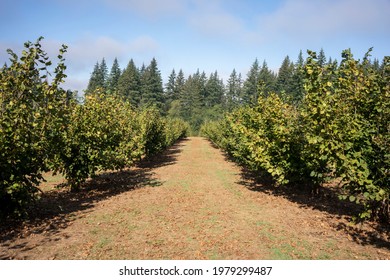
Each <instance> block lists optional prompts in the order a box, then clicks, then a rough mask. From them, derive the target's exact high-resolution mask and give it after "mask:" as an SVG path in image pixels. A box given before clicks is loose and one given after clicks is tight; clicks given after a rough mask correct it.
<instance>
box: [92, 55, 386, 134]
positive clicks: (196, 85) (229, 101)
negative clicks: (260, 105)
mask: <svg viewBox="0 0 390 280" xmlns="http://www.w3.org/2000/svg"><path fill="white" fill-rule="evenodd" d="M318 63H319V65H321V67H324V66H333V67H337V66H338V62H337V60H333V59H332V58H329V59H328V58H327V57H326V55H325V52H324V50H323V49H321V50H320V51H319V53H318ZM305 64H306V62H305V59H304V57H303V53H302V51H300V53H299V55H298V57H297V60H296V61H295V62H294V61H292V60H291V59H290V57H289V56H286V57H285V58H284V59H283V61H282V64H281V66H280V68H279V69H278V71H277V72H274V71H272V70H271V69H269V67H268V65H267V62H266V60H264V61H263V62H262V63H260V62H259V60H258V59H255V61H254V62H253V63H252V65H251V67H250V70H249V71H248V73H247V75H246V77H245V78H243V77H242V74H241V73H238V72H237V71H236V70H235V69H233V70H232V72H231V74H230V76H229V78H228V80H227V81H226V82H224V81H223V80H222V79H221V78H220V77H219V74H218V71H215V72H213V73H210V74H209V75H207V74H206V73H205V72H204V71H202V72H201V71H200V70H197V71H196V72H195V73H193V74H190V75H188V76H186V75H185V74H184V72H183V70H181V69H180V70H179V71H177V70H175V69H173V70H172V72H171V73H170V75H169V76H168V79H167V82H166V84H165V85H163V81H162V77H161V72H160V70H159V69H158V65H157V61H156V59H155V58H153V59H152V60H151V62H150V64H149V65H148V66H145V65H144V64H142V66H141V67H137V65H135V63H134V61H133V60H132V59H131V60H130V61H129V63H128V64H127V66H126V68H124V69H123V70H121V69H120V66H119V63H118V60H117V59H116V58H115V59H114V62H113V64H112V67H111V69H110V71H108V66H107V64H106V61H105V59H104V58H103V59H102V60H101V62H100V63H99V62H97V63H96V64H95V66H94V68H93V71H92V74H91V77H90V79H89V83H88V87H87V89H86V94H87V95H88V93H89V92H93V91H94V90H96V89H97V88H101V89H104V91H105V92H106V93H117V94H118V95H119V96H121V97H122V98H123V99H125V100H128V101H129V102H130V103H131V104H132V105H133V106H134V107H136V108H139V107H143V106H146V105H150V104H154V106H156V107H157V108H158V109H159V111H160V112H161V113H162V114H163V115H166V116H171V117H176V118H180V119H183V120H185V121H187V122H188V123H189V124H190V126H191V130H192V134H197V133H198V132H199V129H200V127H201V125H202V124H203V123H204V122H205V121H209V120H216V119H219V118H221V117H222V116H223V114H224V113H225V112H229V111H231V110H232V109H234V108H237V107H241V106H245V105H249V104H256V103H257V99H258V89H259V87H260V88H261V90H262V92H263V93H264V94H268V93H271V92H274V93H277V94H278V96H280V97H281V98H282V99H283V101H285V102H288V103H289V104H293V105H294V106H299V104H301V102H302V99H303V97H304V94H305V90H304V81H305V77H304V73H303V69H304V67H305ZM368 65H369V67H371V68H372V69H373V70H374V71H382V70H383V68H384V63H383V62H382V63H380V62H379V60H378V59H374V60H373V61H371V60H369V61H368Z"/></svg>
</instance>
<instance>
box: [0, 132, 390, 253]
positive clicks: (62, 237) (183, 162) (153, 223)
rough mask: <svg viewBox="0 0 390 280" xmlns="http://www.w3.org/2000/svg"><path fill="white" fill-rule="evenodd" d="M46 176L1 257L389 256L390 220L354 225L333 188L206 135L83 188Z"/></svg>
mask: <svg viewBox="0 0 390 280" xmlns="http://www.w3.org/2000/svg"><path fill="white" fill-rule="evenodd" d="M47 177H48V178H49V180H48V182H47V183H45V184H44V185H43V186H42V189H43V190H44V192H43V195H42V199H41V200H40V201H39V202H38V203H37V204H36V205H34V206H33V207H32V208H31V210H30V212H31V216H30V219H29V220H27V221H23V222H18V221H10V222H9V223H7V224H6V225H4V224H3V225H0V229H1V233H0V259H44V260H51V259H153V260H156V259H191V260H193V259H390V237H389V227H388V226H385V225H383V224H379V223H375V222H366V223H364V224H358V225H354V224H352V223H351V222H350V221H351V216H352V215H353V214H355V213H356V211H358V210H359V209H358V208H357V206H356V205H354V204H349V203H347V202H340V201H338V200H337V199H335V194H334V190H333V189H331V188H328V189H326V188H324V189H323V190H317V191H316V192H315V193H314V192H310V191H307V190H306V189H305V188H299V187H297V188H296V189H292V188H291V187H290V188H276V187H273V186H272V183H271V182H267V181H266V180H263V179H261V178H256V177H254V176H253V174H250V173H249V172H247V171H245V170H243V169H242V168H240V167H239V166H237V165H236V164H234V163H232V162H231V161H229V160H228V159H227V158H226V157H225V156H224V154H223V153H222V152H221V151H220V150H218V149H216V148H214V147H212V145H211V144H210V143H209V142H208V141H207V140H205V139H204V138H200V137H191V138H188V139H185V140H182V141H180V142H179V143H177V144H176V145H174V146H173V147H171V148H170V149H169V150H168V151H166V152H165V153H163V154H161V155H158V156H156V157H154V158H152V159H150V160H149V161H143V162H141V163H140V164H138V166H137V167H134V168H130V169H126V170H122V171H117V172H111V173H103V174H101V175H99V176H98V177H96V178H94V179H91V180H89V181H88V182H87V183H86V184H85V185H84V186H83V188H82V190H81V191H80V192H79V193H70V192H68V190H67V189H58V188H56V185H58V184H60V183H62V182H63V181H62V178H61V177H58V176H57V177H55V176H54V177H53V176H47Z"/></svg>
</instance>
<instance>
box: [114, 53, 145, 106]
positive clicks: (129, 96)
mask: <svg viewBox="0 0 390 280" xmlns="http://www.w3.org/2000/svg"><path fill="white" fill-rule="evenodd" d="M118 94H119V95H120V96H122V97H123V98H124V99H126V100H129V101H130V102H131V104H133V105H134V106H136V107H138V106H139V105H140V102H141V80H140V74H139V72H138V69H137V67H136V66H135V64H134V61H133V60H132V59H131V60H130V61H129V63H128V65H127V67H126V69H125V70H123V72H122V74H121V76H120V77H119V80H118Z"/></svg>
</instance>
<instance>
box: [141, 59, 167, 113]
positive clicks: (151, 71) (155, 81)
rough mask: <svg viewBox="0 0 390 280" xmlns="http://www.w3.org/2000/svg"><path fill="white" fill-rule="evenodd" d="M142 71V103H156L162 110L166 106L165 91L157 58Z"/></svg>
mask: <svg viewBox="0 0 390 280" xmlns="http://www.w3.org/2000/svg"><path fill="white" fill-rule="evenodd" d="M142 72H143V74H142V79H141V81H142V85H141V86H142V98H141V105H142V106H144V105H147V106H149V105H155V106H156V107H157V108H158V109H159V110H160V111H161V112H162V111H163V107H164V95H163V94H164V91H163V85H162V78H161V73H160V70H159V69H158V67H157V61H156V59H155V58H153V59H152V61H151V62H150V64H149V66H148V67H147V68H146V69H145V70H143V71H142Z"/></svg>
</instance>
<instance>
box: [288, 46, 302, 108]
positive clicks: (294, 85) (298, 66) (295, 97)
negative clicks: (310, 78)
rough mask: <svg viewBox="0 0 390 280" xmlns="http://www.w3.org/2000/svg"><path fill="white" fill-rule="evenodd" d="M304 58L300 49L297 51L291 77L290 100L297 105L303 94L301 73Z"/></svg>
mask: <svg viewBox="0 0 390 280" xmlns="http://www.w3.org/2000/svg"><path fill="white" fill-rule="evenodd" d="M303 67H304V60H303V54H302V50H301V51H300V52H299V55H298V59H297V62H296V63H295V66H294V72H293V75H292V79H291V97H292V98H291V101H292V103H293V104H295V105H299V104H300V103H301V101H302V99H303V96H304V87H303V85H304V75H303Z"/></svg>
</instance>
